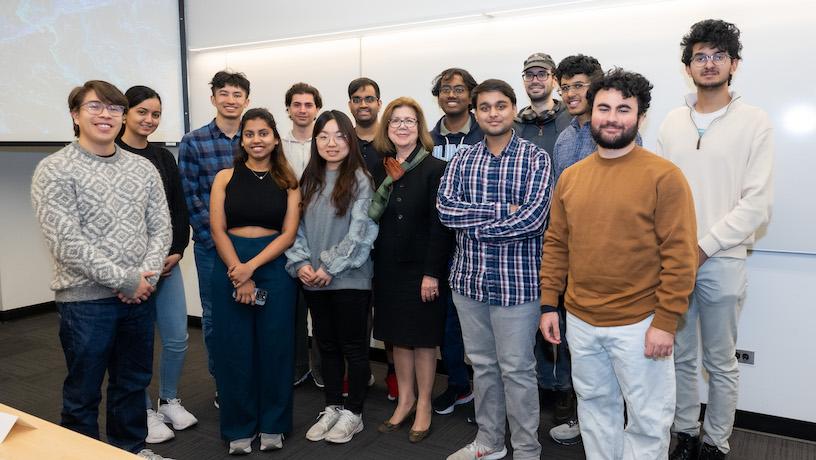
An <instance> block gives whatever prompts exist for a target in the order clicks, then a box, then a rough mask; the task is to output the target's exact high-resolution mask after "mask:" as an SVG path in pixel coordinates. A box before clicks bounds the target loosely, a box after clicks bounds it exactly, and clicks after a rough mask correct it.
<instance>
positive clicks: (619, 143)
mask: <svg viewBox="0 0 816 460" xmlns="http://www.w3.org/2000/svg"><path fill="white" fill-rule="evenodd" d="M639 126H640V123H635V124H634V125H632V127H631V128H629V129H627V130H624V131H623V132H622V133H620V134H619V135H618V137H616V138H615V139H610V140H606V139H604V138H603V136H602V135H601V129H600V128H599V129H595V126H593V125H592V124H591V122H590V125H589V131H590V133H591V134H592V139H594V140H595V142H596V143H597V144H598V145H599V146H601V147H603V148H605V149H609V150H618V149H622V148H624V147H626V146H627V145H629V144H631V143H632V142H633V141H634V140H635V138H637V134H638V128H639ZM601 128H603V126H601Z"/></svg>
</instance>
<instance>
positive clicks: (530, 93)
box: [514, 53, 571, 155]
mask: <svg viewBox="0 0 816 460" xmlns="http://www.w3.org/2000/svg"><path fill="white" fill-rule="evenodd" d="M554 71H555V61H553V59H552V58H551V57H550V55H549V54H546V53H533V54H531V55H530V57H528V58H527V59H526V60H525V61H524V69H523V71H522V74H521V78H522V79H523V80H524V90H525V91H526V92H527V97H529V98H530V105H528V106H527V107H524V108H523V109H521V111H519V113H518V115H517V116H516V123H515V126H514V128H515V130H516V134H517V135H518V136H519V137H521V138H523V139H527V140H528V141H530V142H532V143H534V144H536V145H537V146H539V147H541V148H542V149H544V150H546V151H547V153H549V154H550V155H552V152H553V147H554V146H555V140H556V139H558V134H559V133H560V132H561V131H562V130H563V129H564V128H566V127H567V126H568V125H569V122H570V118H571V117H570V114H569V113H568V112H567V110H566V106H565V105H564V103H563V102H561V101H560V100H557V99H553V97H552V91H553V88H554V87H555V84H556V83H555V76H554V75H553V72H554Z"/></svg>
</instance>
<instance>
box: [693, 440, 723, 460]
mask: <svg viewBox="0 0 816 460" xmlns="http://www.w3.org/2000/svg"><path fill="white" fill-rule="evenodd" d="M725 457H726V455H725V454H724V453H722V451H720V449H718V448H717V446H712V445H711V444H706V443H703V447H702V448H701V449H700V458H699V460H725Z"/></svg>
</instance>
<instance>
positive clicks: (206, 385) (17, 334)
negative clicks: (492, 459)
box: [0, 313, 816, 460]
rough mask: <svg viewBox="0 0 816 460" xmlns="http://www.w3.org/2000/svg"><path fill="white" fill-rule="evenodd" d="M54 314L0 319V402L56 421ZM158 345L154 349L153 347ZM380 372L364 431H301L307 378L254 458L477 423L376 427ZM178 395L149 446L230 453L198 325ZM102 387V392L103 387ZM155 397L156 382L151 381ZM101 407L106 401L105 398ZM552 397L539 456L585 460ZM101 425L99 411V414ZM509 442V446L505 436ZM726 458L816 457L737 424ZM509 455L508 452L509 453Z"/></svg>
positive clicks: (311, 401)
mask: <svg viewBox="0 0 816 460" xmlns="http://www.w3.org/2000/svg"><path fill="white" fill-rule="evenodd" d="M58 327H59V321H58V318H57V315H56V313H45V314H39V315H36V316H29V317H25V318H22V319H17V320H13V321H8V322H5V323H0V402H2V403H4V404H7V405H10V406H12V407H15V408H18V409H20V410H23V411H26V412H29V413H31V414H34V415H36V416H38V417H41V418H44V419H46V420H50V421H53V422H55V423H59V414H60V408H61V407H60V406H61V388H62V379H63V378H64V376H65V363H64V360H63V355H62V349H61V348H60V344H59V338H58V336H57V332H58ZM157 349H158V348H157ZM372 370H373V372H374V375H375V376H376V378H377V382H376V384H375V385H374V386H373V387H372V388H371V389H370V391H369V394H368V399H367V400H366V407H365V411H364V413H363V420H364V423H365V430H364V431H363V432H361V433H359V434H358V435H356V436H355V437H354V439H353V440H352V441H351V442H349V443H348V444H344V445H329V444H327V443H323V442H318V443H313V442H310V441H307V440H306V439H305V437H304V435H305V433H306V430H307V429H308V428H309V426H311V424H312V422H313V420H314V418H315V417H316V416H317V414H318V412H319V411H320V410H321V409H322V408H323V405H324V400H323V394H322V392H321V391H320V390H319V389H318V388H316V387H315V386H314V385H313V384H312V383H311V382H310V381H309V382H307V383H305V384H303V385H301V386H299V387H298V388H296V389H295V392H294V430H293V432H292V433H290V434H289V435H288V436H287V438H286V440H285V441H284V449H283V450H281V451H277V452H271V453H261V452H258V450H257V442H256V444H255V447H254V449H253V453H252V454H251V457H257V458H269V459H273V458H275V459H320V460H331V459H355V460H356V459H360V460H366V459H372V460H374V459H378V460H380V459H388V460H402V459H444V458H445V457H446V456H447V455H448V454H450V453H451V452H453V451H455V450H456V449H458V448H459V447H461V446H463V445H465V444H467V443H469V442H471V441H472V440H473V437H474V435H475V433H476V427H475V425H472V424H470V423H468V422H467V417H468V415H469V414H471V413H472V411H473V408H472V405H465V406H460V407H457V409H456V411H454V413H453V414H451V415H448V416H439V415H434V418H433V423H432V432H431V435H430V436H429V437H428V438H427V439H425V440H424V441H422V442H421V443H418V444H411V443H409V442H408V432H407V428H403V429H402V430H401V431H398V432H395V433H390V434H381V433H378V432H377V430H376V428H377V426H378V425H379V424H380V422H382V421H383V420H385V419H387V418H388V417H389V416H390V415H391V412H392V411H393V407H394V403H391V402H389V401H388V400H387V399H386V389H385V383H384V381H383V378H384V375H385V366H384V365H382V364H380V363H376V362H372ZM444 386H445V376H444V375H440V376H438V378H437V382H436V390H437V392H439V391H442V389H444ZM179 392H180V397H182V398H183V403H184V405H185V407H187V409H188V410H190V412H192V413H193V414H195V415H196V416H197V417H198V419H199V423H198V425H196V426H194V427H192V428H190V429H187V430H185V431H179V432H176V437H175V439H173V440H171V441H168V442H165V443H162V444H154V445H149V446H148V447H150V448H152V449H153V450H154V451H155V452H157V453H159V454H161V455H164V456H167V457H173V458H176V459H178V460H210V459H224V458H229V456H227V455H226V447H225V445H224V444H223V442H222V441H221V438H220V436H219V430H218V410H217V409H215V407H214V406H213V404H212V396H213V392H214V384H213V382H212V380H211V379H210V377H209V375H208V373H207V370H206V359H205V355H204V350H203V343H202V339H201V331H200V329H197V328H190V350H189V352H188V354H187V362H186V364H185V368H184V375H183V376H182V380H181V384H180V389H179ZM103 394H104V392H103ZM151 394H152V395H153V397H156V395H157V388H156V385H155V382H154V384H153V385H152V386H151ZM102 404H103V406H102V407H104V400H103V402H102ZM551 406H552V404H551V403H548V402H547V401H545V402H544V407H543V410H542V412H541V426H540V429H539V434H540V439H541V444H542V450H543V452H542V455H541V458H542V459H565V460H572V459H583V458H585V457H584V452H583V448H582V446H580V445H578V446H572V447H563V446H559V445H557V444H555V443H553V442H552V441H550V439H549V436H548V435H547V432H548V431H549V429H550V428H551V427H552V423H551V421H550V419H551V417H552V407H551ZM100 426H101V427H103V429H102V431H103V432H104V410H102V411H101V414H100ZM507 445H508V446H509V445H510V440H509V435H508V440H507ZM731 446H732V451H731V455H729V459H730V460H782V459H786V460H816V444H813V443H808V442H804V441H799V440H795V439H786V438H782V437H777V436H769V435H765V434H762V433H755V432H749V431H743V430H735V432H734V435H733V436H732V438H731ZM507 458H508V459H509V458H510V456H509V455H508V457H507Z"/></svg>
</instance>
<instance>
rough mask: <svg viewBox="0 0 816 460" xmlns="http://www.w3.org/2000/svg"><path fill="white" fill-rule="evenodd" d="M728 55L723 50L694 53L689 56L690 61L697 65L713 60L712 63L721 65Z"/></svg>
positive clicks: (700, 65)
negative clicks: (709, 52)
mask: <svg viewBox="0 0 816 460" xmlns="http://www.w3.org/2000/svg"><path fill="white" fill-rule="evenodd" d="M729 57H730V56H728V53H726V52H725V51H720V52H719V53H714V54H695V55H694V56H692V57H691V63H692V64H694V65H695V66H697V67H703V66H704V65H706V63H707V62H708V61H711V62H713V63H714V65H723V64H725V61H726V60H727V59H728V58H729Z"/></svg>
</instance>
